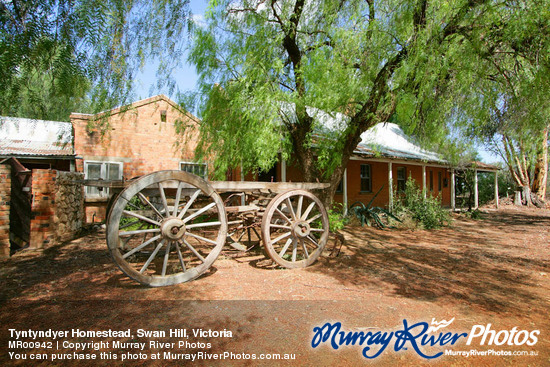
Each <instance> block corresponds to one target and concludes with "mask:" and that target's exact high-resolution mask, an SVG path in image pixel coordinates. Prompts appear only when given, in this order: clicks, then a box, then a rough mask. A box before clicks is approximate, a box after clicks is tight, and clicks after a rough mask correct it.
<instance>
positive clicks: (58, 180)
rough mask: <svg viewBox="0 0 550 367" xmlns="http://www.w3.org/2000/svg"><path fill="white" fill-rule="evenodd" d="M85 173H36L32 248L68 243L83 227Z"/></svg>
mask: <svg viewBox="0 0 550 367" xmlns="http://www.w3.org/2000/svg"><path fill="white" fill-rule="evenodd" d="M82 178H83V175H82V174H81V173H72V172H62V171H56V170H45V169H34V170H32V186H31V192H32V195H33V199H32V207H31V238H30V245H29V248H31V249H40V248H43V247H44V246H46V245H48V244H53V243H57V242H61V241H66V240H69V239H71V238H74V236H75V235H76V234H77V233H78V232H79V230H80V229H81V228H82V224H83V217H84V191H83V186H82V184H79V183H76V182H75V180H77V179H82Z"/></svg>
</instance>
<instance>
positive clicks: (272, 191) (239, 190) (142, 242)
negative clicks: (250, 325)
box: [86, 171, 329, 287]
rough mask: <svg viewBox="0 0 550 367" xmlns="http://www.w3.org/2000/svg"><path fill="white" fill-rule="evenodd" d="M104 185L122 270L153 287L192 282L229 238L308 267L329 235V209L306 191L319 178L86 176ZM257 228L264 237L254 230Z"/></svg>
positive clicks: (113, 249) (110, 241) (110, 237)
mask: <svg viewBox="0 0 550 367" xmlns="http://www.w3.org/2000/svg"><path fill="white" fill-rule="evenodd" d="M86 185H89V186H100V187H109V188H110V189H111V190H113V192H115V195H113V197H112V200H111V202H110V204H109V208H108V216H107V245H108V247H109V250H110V253H111V255H112V257H113V259H114V261H115V262H116V264H117V265H118V266H119V268H120V269H121V270H122V271H123V272H124V273H125V274H126V275H128V276H129V277H130V278H132V279H135V280H136V281H138V282H140V283H142V284H145V285H148V286H153V287H158V286H166V285H172V284H177V283H181V282H186V281H190V280H193V279H195V278H197V277H198V276H200V275H201V274H203V273H204V272H205V271H207V270H208V269H209V268H210V266H212V264H213V263H214V261H215V260H216V258H217V257H218V255H219V254H220V252H221V250H222V247H223V246H224V245H225V244H226V243H227V244H229V245H231V246H233V247H234V248H237V249H242V250H246V247H245V246H243V244H242V241H241V239H242V238H243V237H244V236H248V239H249V241H250V234H251V232H253V233H255V234H256V236H257V237H258V239H259V238H260V237H261V239H262V242H263V244H264V248H265V251H266V252H267V255H268V256H269V257H270V258H271V259H272V260H273V261H275V262H276V263H277V264H279V265H281V266H283V267H287V268H298V267H306V266H308V265H310V264H312V263H313V262H315V260H317V258H318V257H319V256H320V254H321V252H322V251H323V248H324V247H325V245H326V243H327V240H328V237H329V221H328V215H327V212H326V210H325V207H324V205H323V204H322V202H321V201H320V200H319V199H318V198H317V197H316V196H315V195H314V194H313V193H312V192H311V191H312V190H318V189H323V188H326V187H327V185H328V184H321V183H286V182H277V183H275V182H249V181H205V180H203V179H202V178H200V177H198V176H196V175H194V174H191V173H187V172H183V171H159V172H154V173H151V174H148V175H145V176H142V177H140V178H138V179H136V180H131V181H125V182H122V181H118V182H113V181H111V182H108V181H94V180H86ZM258 230H260V232H261V235H260V234H258Z"/></svg>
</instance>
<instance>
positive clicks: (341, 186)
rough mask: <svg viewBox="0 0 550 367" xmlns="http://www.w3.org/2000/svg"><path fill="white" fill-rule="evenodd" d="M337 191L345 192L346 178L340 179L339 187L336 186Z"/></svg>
mask: <svg viewBox="0 0 550 367" xmlns="http://www.w3.org/2000/svg"><path fill="white" fill-rule="evenodd" d="M336 192H337V193H342V192H344V180H340V183H339V184H338V187H336Z"/></svg>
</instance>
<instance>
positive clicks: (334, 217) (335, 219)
mask: <svg viewBox="0 0 550 367" xmlns="http://www.w3.org/2000/svg"><path fill="white" fill-rule="evenodd" d="M327 214H328V221H329V227H330V231H331V232H338V231H339V230H341V229H343V228H344V227H345V225H346V224H347V222H348V220H347V218H346V217H345V216H344V213H343V205H342V204H340V203H335V204H333V205H332V208H330V209H329V210H327Z"/></svg>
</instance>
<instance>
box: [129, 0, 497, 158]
mask: <svg viewBox="0 0 550 367" xmlns="http://www.w3.org/2000/svg"><path fill="white" fill-rule="evenodd" d="M190 6H191V12H192V14H193V18H194V19H195V20H201V19H204V13H205V11H206V8H207V6H208V1H207V0H191V1H190ZM184 57H186V55H185V56H184ZM156 70H157V64H155V63H154V62H150V63H149V64H147V65H145V67H144V69H143V70H142V71H141V72H140V73H138V75H137V76H136V80H135V91H136V96H137V98H138V99H145V98H148V97H151V96H154V95H157V94H161V93H162V94H166V95H167V96H168V97H170V98H174V97H175V95H174V94H172V95H171V94H170V93H169V91H167V90H157V89H155V88H154V87H153V86H154V85H155V80H156V76H155V74H156ZM175 80H176V86H177V89H178V90H179V91H180V92H185V91H189V90H194V89H195V88H196V86H197V80H198V75H197V71H196V70H195V67H194V66H191V65H189V64H186V63H185V64H184V65H183V66H182V67H180V68H178V69H176V70H175ZM478 152H479V153H480V155H481V158H482V161H483V162H485V163H494V162H498V161H501V158H500V157H498V156H495V155H493V154H492V153H490V152H488V151H486V150H485V149H483V147H478Z"/></svg>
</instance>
